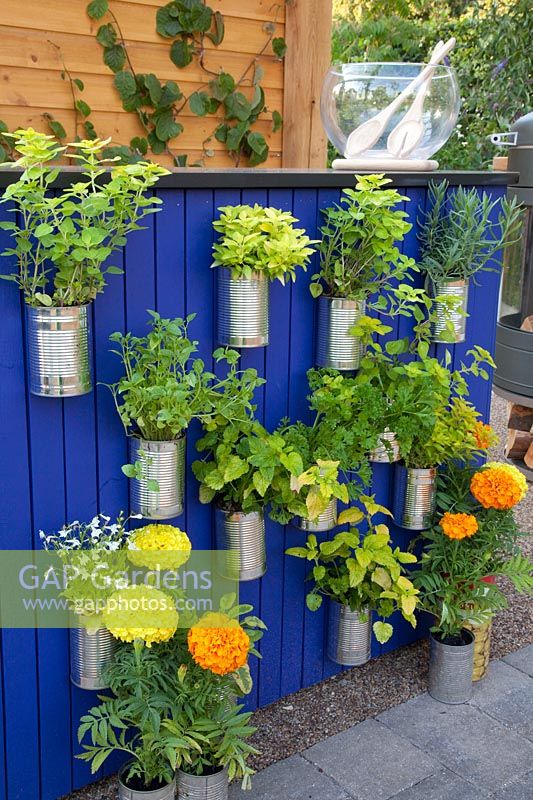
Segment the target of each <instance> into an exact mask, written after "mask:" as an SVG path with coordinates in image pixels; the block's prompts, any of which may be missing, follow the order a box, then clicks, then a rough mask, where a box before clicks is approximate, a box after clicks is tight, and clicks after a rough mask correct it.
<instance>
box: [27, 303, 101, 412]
mask: <svg viewBox="0 0 533 800" xmlns="http://www.w3.org/2000/svg"><path fill="white" fill-rule="evenodd" d="M26 344H27V350H28V359H29V384H30V392H31V393H32V394H36V395H38V396H39V397H76V396H78V395H82V394H87V392H90V391H91V388H92V385H91V366H90V356H89V354H90V353H91V352H92V346H91V307H90V305H85V306H70V307H65V308H62V307H57V306H50V307H48V308H45V307H42V308H41V307H40V308H33V307H32V306H28V305H27V306H26Z"/></svg>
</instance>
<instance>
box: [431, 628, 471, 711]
mask: <svg viewBox="0 0 533 800" xmlns="http://www.w3.org/2000/svg"><path fill="white" fill-rule="evenodd" d="M464 634H465V636H466V637H468V639H469V643H468V644H464V645H450V644H443V643H442V642H439V640H438V639H436V638H435V637H434V636H433V634H430V635H429V683H428V691H429V694H430V695H431V697H433V698H434V699H435V700H438V701H439V702H441V703H448V704H450V705H458V704H459V703H466V702H467V700H470V697H471V696H472V670H473V668H474V636H473V634H472V633H471V632H470V631H466V630H465V631H464Z"/></svg>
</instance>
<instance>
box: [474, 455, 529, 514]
mask: <svg viewBox="0 0 533 800" xmlns="http://www.w3.org/2000/svg"><path fill="white" fill-rule="evenodd" d="M470 491H471V492H472V494H473V495H474V497H475V498H476V500H477V501H478V503H481V505H482V506H483V508H496V509H499V510H505V509H509V508H513V506H515V505H516V504H517V503H519V502H520V500H523V498H524V497H525V496H526V494H527V482H526V479H525V477H524V476H523V475H522V473H521V472H520V470H519V469H517V468H516V467H514V466H512V465H511V464H500V463H499V462H497V461H491V462H489V463H488V464H486V465H485V467H483V468H482V469H480V470H478V471H477V472H475V473H474V475H473V476H472V480H471V481H470Z"/></svg>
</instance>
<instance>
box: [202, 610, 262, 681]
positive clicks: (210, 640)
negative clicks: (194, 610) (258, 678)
mask: <svg viewBox="0 0 533 800" xmlns="http://www.w3.org/2000/svg"><path fill="white" fill-rule="evenodd" d="M187 644H188V646H189V652H190V654H191V656H192V657H193V659H194V661H195V662H196V663H197V664H198V665H199V666H200V667H203V669H209V670H211V672H214V673H216V674H217V675H227V674H228V673H229V672H235V670H237V669H239V667H242V666H244V664H246V661H247V660H248V651H249V649H250V639H249V636H248V634H247V633H246V631H244V630H243V629H242V628H241V626H240V625H239V622H238V620H236V619H231V618H230V617H228V616H227V615H226V614H222V613H220V612H214V611H212V612H211V611H210V612H208V613H207V614H204V615H203V617H201V618H200V619H199V620H198V622H197V623H196V625H193V627H192V628H191V629H190V630H189V633H188V636H187Z"/></svg>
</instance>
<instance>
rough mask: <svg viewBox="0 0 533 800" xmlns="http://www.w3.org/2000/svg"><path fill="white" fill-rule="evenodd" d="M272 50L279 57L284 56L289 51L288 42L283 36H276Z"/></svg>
mask: <svg viewBox="0 0 533 800" xmlns="http://www.w3.org/2000/svg"><path fill="white" fill-rule="evenodd" d="M272 50H273V51H274V53H275V54H276V55H277V57H278V58H284V57H285V54H286V52H287V43H286V42H285V39H284V38H283V36H276V38H275V39H272Z"/></svg>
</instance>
